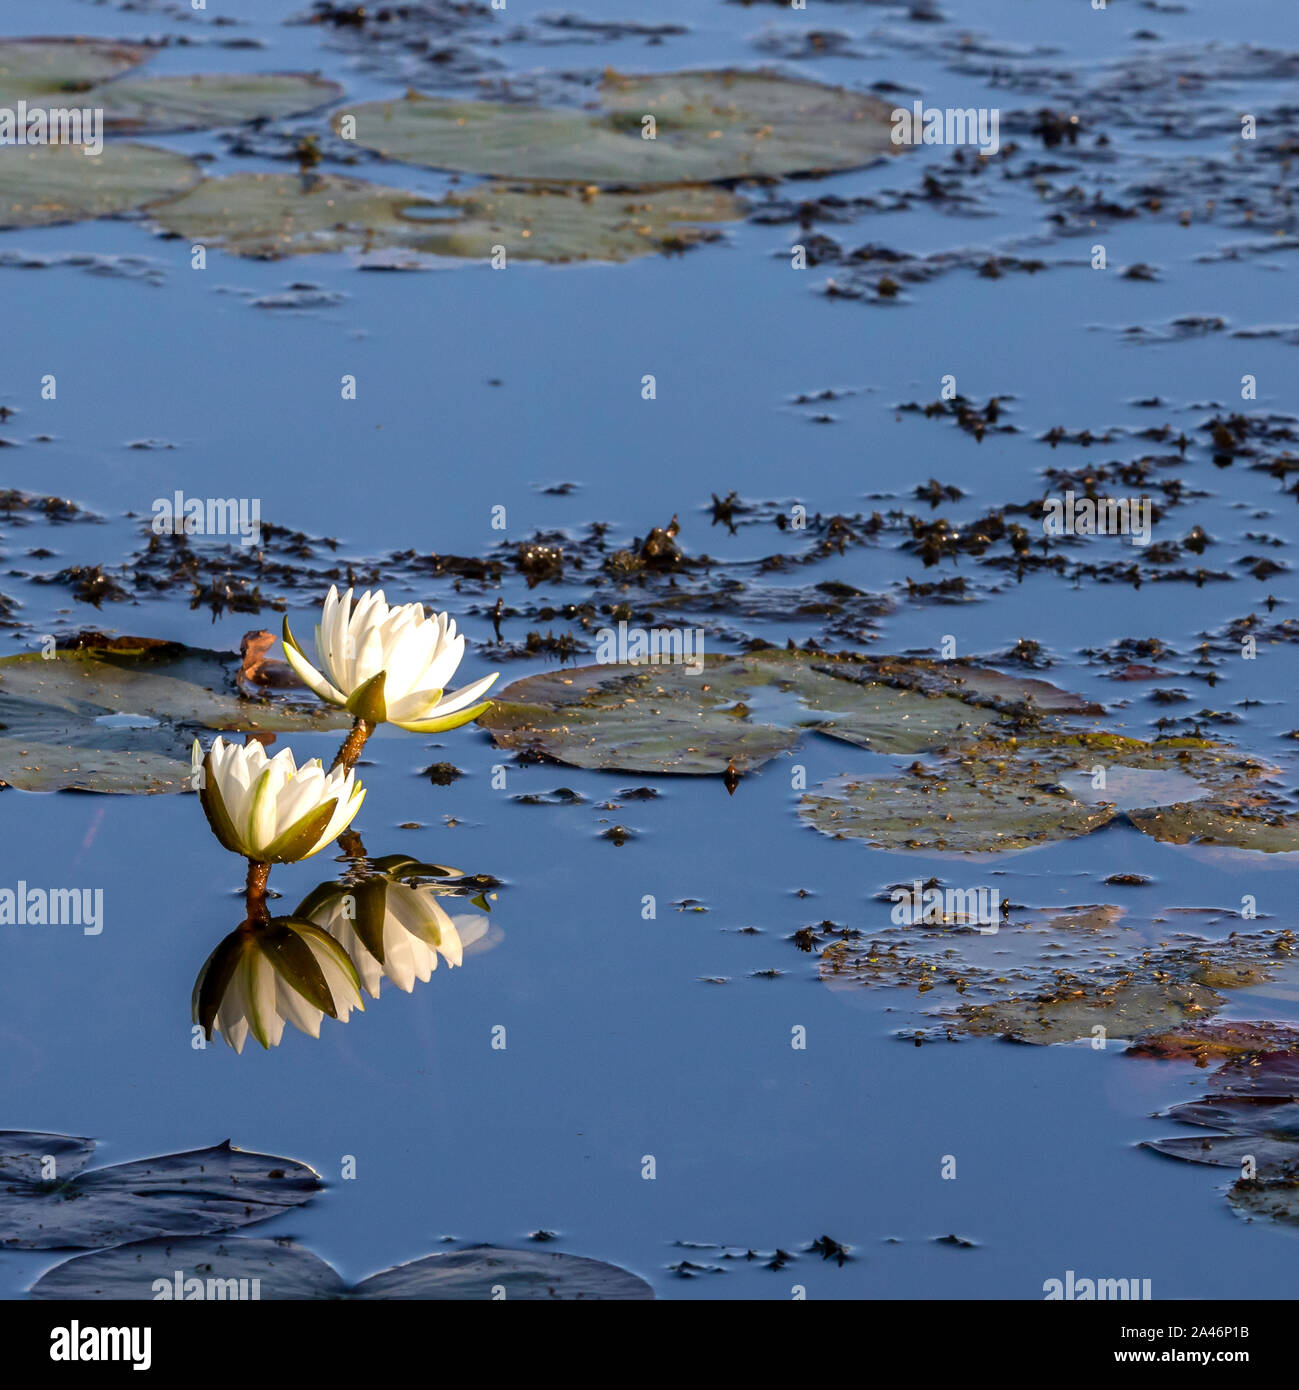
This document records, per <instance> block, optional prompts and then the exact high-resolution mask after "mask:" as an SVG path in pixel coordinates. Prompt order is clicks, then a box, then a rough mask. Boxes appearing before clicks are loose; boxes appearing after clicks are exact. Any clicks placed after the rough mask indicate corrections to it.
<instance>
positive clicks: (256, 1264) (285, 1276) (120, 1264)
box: [31, 1236, 347, 1301]
mask: <svg viewBox="0 0 1299 1390" xmlns="http://www.w3.org/2000/svg"><path fill="white" fill-rule="evenodd" d="M177 1272H179V1273H180V1294H179V1296H180V1297H181V1298H182V1299H188V1300H190V1301H195V1300H198V1299H200V1298H202V1299H204V1300H209V1299H233V1298H239V1297H244V1298H251V1297H253V1296H254V1290H255V1296H256V1297H257V1298H258V1299H259V1300H266V1299H304V1298H342V1297H343V1296H344V1294H345V1292H346V1288H347V1286H346V1285H345V1284H344V1282H343V1279H342V1276H341V1275H340V1274H339V1273H338V1271H337V1270H335V1269H334V1268H333V1267H332V1266H331V1265H328V1264H326V1263H325V1261H324V1260H322V1259H321V1258H320V1257H319V1256H318V1255H313V1254H312V1253H311V1251H310V1250H307V1249H305V1248H304V1247H303V1246H301V1245H296V1244H295V1243H294V1242H293V1241H290V1240H243V1239H239V1238H238V1237H235V1238H233V1239H223V1238H221V1237H214V1236H200V1237H197V1238H195V1239H193V1240H171V1239H166V1238H160V1239H153V1240H136V1241H132V1242H131V1243H130V1244H129V1245H118V1246H116V1247H114V1248H113V1249H112V1250H97V1251H95V1253H94V1254H92V1255H78V1256H76V1257H75V1258H74V1259H71V1260H65V1261H64V1262H63V1263H62V1264H60V1265H55V1266H54V1268H53V1269H51V1270H49V1271H48V1272H47V1273H45V1274H43V1275H41V1277H40V1278H39V1279H38V1280H37V1281H36V1283H35V1284H34V1285H33V1286H32V1289H31V1297H32V1298H40V1299H61V1298H109V1299H130V1300H140V1299H150V1300H156V1299H159V1298H172V1299H175V1298H176V1297H177V1296H178V1295H177V1293H176V1274H177ZM195 1280H198V1281H200V1282H199V1283H195V1282H193V1281H195ZM241 1280H247V1281H248V1282H247V1284H246V1286H245V1287H244V1289H243V1290H242V1291H241V1290H240V1287H239V1281H241ZM253 1280H256V1281H257V1283H256V1284H255V1285H254V1284H253ZM231 1281H233V1282H231Z"/></svg>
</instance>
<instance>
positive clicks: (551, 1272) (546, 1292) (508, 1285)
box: [352, 1245, 654, 1301]
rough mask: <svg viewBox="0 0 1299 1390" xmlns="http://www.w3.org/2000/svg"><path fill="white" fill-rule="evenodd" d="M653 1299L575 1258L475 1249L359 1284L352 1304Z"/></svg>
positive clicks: (634, 1283) (645, 1289)
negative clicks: (431, 1300)
mask: <svg viewBox="0 0 1299 1390" xmlns="http://www.w3.org/2000/svg"><path fill="white" fill-rule="evenodd" d="M497 1288H501V1289H504V1291H505V1298H506V1300H507V1301H512V1300H515V1299H555V1298H565V1299H568V1298H571V1299H579V1298H586V1299H589V1298H611V1299H612V1298H616V1299H633V1298H634V1299H643V1298H653V1297H654V1291H653V1289H651V1288H650V1286H649V1285H648V1284H647V1283H646V1282H645V1281H644V1280H643V1279H640V1278H637V1276H636V1275H634V1274H630V1273H628V1271H627V1270H625V1269H620V1268H619V1267H618V1266H617V1265H611V1264H605V1263H604V1262H603V1261H602V1260H590V1259H586V1258H585V1257H584V1256H581V1255H565V1254H562V1253H561V1252H559V1251H550V1250H498V1249H496V1248H495V1247H493V1246H490V1245H478V1246H474V1247H473V1248H472V1249H469V1250H453V1251H449V1252H448V1253H447V1254H444V1255H429V1256H427V1257H426V1258H425V1259H422V1260H414V1261H412V1262H411V1263H410V1264H404V1265H397V1266H396V1268H394V1269H389V1270H385V1271H384V1272H383V1273H382V1274H372V1275H371V1276H370V1278H368V1279H365V1280H363V1281H362V1282H361V1283H359V1284H358V1285H357V1286H356V1288H355V1289H353V1290H352V1295H353V1297H355V1298H436V1299H458V1300H461V1301H465V1300H470V1299H492V1298H494V1297H497V1294H496V1293H495V1292H494V1291H495V1290H496V1289H497Z"/></svg>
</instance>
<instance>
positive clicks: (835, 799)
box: [799, 733, 1272, 854]
mask: <svg viewBox="0 0 1299 1390" xmlns="http://www.w3.org/2000/svg"><path fill="white" fill-rule="evenodd" d="M1097 766H1099V767H1102V768H1104V770H1105V785H1104V786H1103V787H1099V788H1098V787H1094V786H1093V785H1092V782H1091V777H1092V774H1093V771H1094V769H1095V768H1096V767H1097ZM1271 770H1272V769H1270V768H1269V767H1268V766H1267V765H1266V764H1264V763H1260V762H1258V761H1257V760H1255V759H1252V758H1247V757H1244V756H1243V755H1242V754H1240V753H1239V752H1238V751H1237V750H1236V749H1232V748H1226V747H1223V746H1222V745H1217V744H1212V743H1209V742H1207V741H1205V740H1170V741H1169V742H1168V743H1167V744H1159V743H1143V742H1142V741H1140V740H1138V739H1129V738H1122V737H1119V736H1116V735H1112V734H1069V733H1059V734H1035V735H1032V736H1030V737H1027V738H1023V739H1013V740H1005V741H1003V743H1002V744H1001V745H995V744H991V743H989V744H983V745H976V746H975V747H974V748H972V749H971V751H970V753H969V755H968V756H966V757H964V758H962V759H961V761H959V762H956V761H950V760H949V761H946V762H942V763H939V764H937V765H936V766H934V767H933V768H928V769H926V768H923V767H919V766H917V767H913V768H911V769H909V770H908V771H907V772H905V773H903V774H900V775H897V776H893V777H865V778H851V777H850V778H839V779H836V780H834V781H832V782H827V783H825V784H824V785H823V786H821V787H818V788H816V789H815V790H813V791H810V792H808V793H807V794H806V795H805V796H804V797H803V799H802V801H801V803H800V805H799V814H800V815H801V816H802V817H803V819H804V820H805V821H807V822H808V823H809V824H810V825H813V826H815V827H816V829H818V830H821V831H823V832H824V833H825V834H827V835H834V836H836V837H840V838H849V839H858V840H865V841H866V843H867V844H870V845H874V846H876V847H877V848H881V849H913V850H930V851H934V850H938V851H942V852H945V853H953V852H956V853H963V854H975V853H990V852H999V851H1001V850H1011V849H1027V848H1029V847H1031V846H1033V845H1038V844H1045V843H1047V842H1049V841H1052V840H1062V839H1069V838H1071V837H1073V836H1075V835H1085V834H1087V833H1088V832H1090V831H1092V830H1095V829H1096V828H1097V827H1099V826H1102V825H1105V824H1107V823H1108V822H1109V821H1111V820H1112V819H1113V818H1114V816H1115V815H1116V814H1117V812H1118V810H1119V809H1120V805H1129V806H1130V805H1133V804H1134V803H1135V804H1140V805H1149V803H1150V802H1151V801H1157V800H1158V799H1159V798H1160V797H1161V796H1167V795H1185V793H1186V789H1187V788H1188V787H1189V788H1191V789H1196V788H1198V789H1200V790H1201V791H1202V792H1203V793H1204V794H1205V795H1209V794H1210V793H1213V794H1216V795H1221V794H1222V793H1223V792H1224V791H1230V792H1231V793H1232V794H1239V795H1246V794H1247V789H1250V788H1252V787H1253V786H1254V784H1255V783H1256V782H1257V780H1258V779H1260V778H1262V777H1263V776H1265V775H1266V774H1267V773H1268V772H1270V771H1271ZM1248 794H1250V795H1262V794H1261V793H1254V792H1252V791H1250V792H1248ZM1130 814H1131V815H1132V816H1133V819H1134V820H1135V819H1136V817H1137V816H1138V815H1139V814H1141V813H1140V812H1137V811H1133V812H1131V813H1130Z"/></svg>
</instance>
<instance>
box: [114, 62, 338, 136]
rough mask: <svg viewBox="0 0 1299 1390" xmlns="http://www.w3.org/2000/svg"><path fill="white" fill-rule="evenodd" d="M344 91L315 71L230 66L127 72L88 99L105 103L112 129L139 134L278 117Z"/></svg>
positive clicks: (332, 98) (298, 113) (303, 110)
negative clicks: (193, 71) (229, 68)
mask: <svg viewBox="0 0 1299 1390" xmlns="http://www.w3.org/2000/svg"><path fill="white" fill-rule="evenodd" d="M342 95H343V89H342V87H340V86H339V85H338V83H337V82H330V81H327V80H326V79H325V78H323V77H317V76H315V75H314V74H312V73H304V72H230V73H197V74H193V75H181V76H175V75H165V76H160V77H125V78H122V79H120V80H119V81H117V82H111V83H109V84H107V85H106V86H103V87H100V88H97V89H96V90H95V91H94V92H93V93H91V94H90V97H89V98H88V100H89V101H90V102H91V104H93V105H98V106H102V107H103V111H104V124H105V125H106V126H107V127H108V128H109V129H110V130H113V131H117V132H121V133H127V134H132V135H139V134H145V133H156V132H158V131H172V130H210V129H213V128H214V127H218V126H230V125H242V124H243V123H244V122H245V121H278V120H283V119H284V118H285V117H288V116H301V115H305V114H306V113H307V112H309V111H315V110H317V109H319V108H320V107H322V106H325V105H328V104H329V103H330V102H334V101H337V100H338V99H339V98H340V97H341V96H342Z"/></svg>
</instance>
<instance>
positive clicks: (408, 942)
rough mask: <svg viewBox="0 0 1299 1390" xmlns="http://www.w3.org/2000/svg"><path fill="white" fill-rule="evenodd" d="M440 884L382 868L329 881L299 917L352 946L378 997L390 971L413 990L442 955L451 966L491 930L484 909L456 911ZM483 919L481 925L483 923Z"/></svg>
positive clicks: (398, 982)
mask: <svg viewBox="0 0 1299 1390" xmlns="http://www.w3.org/2000/svg"><path fill="white" fill-rule="evenodd" d="M444 891H445V890H443V889H441V888H439V886H438V885H436V884H422V885H418V886H415V885H411V884H408V883H400V882H398V881H397V880H396V879H394V878H389V877H387V876H385V875H382V874H376V875H374V876H373V877H370V878H365V879H362V880H361V881H360V882H359V883H351V884H345V883H324V884H321V885H320V887H318V888H317V889H316V890H315V891H314V892H312V893H310V894H308V896H307V897H306V898H305V899H304V900H303V901H302V902H301V903H300V904H299V905H298V907H297V909H296V911H295V912H294V914H293V915H294V916H295V917H300V918H306V919H309V920H310V921H312V922H315V923H316V924H317V925H318V926H320V927H322V928H323V929H324V930H325V931H327V932H328V933H329V934H330V936H332V937H333V938H334V939H335V940H336V941H338V943H339V944H340V945H341V946H342V948H343V950H344V951H346V952H347V955H348V957H349V958H350V959H351V961H352V964H353V965H354V966H355V967H356V973H357V976H358V978H359V979H360V981H361V985H362V987H363V988H364V989H365V990H366V992H367V993H368V994H369V995H370V996H371V997H372V998H374V999H377V998H378V997H379V985H380V982H381V981H382V980H383V978H384V976H385V975H386V976H387V977H388V979H390V980H391V981H392V982H393V984H395V985H396V986H397V988H398V989H402V990H405V991H406V993H407V994H409V993H410V992H411V990H413V989H414V987H415V981H416V980H419V981H420V982H421V983H424V984H427V983H428V980H429V977H430V976H431V975H432V974H433V972H434V970H436V969H437V963H438V956H439V955H441V956H442V958H443V959H444V960H445V961H446V962H447V964H448V965H449V966H455V965H460V964H461V963H462V962H463V960H464V947H465V945H466V944H467V942H466V940H465V938H464V932H465V931H467V932H468V933H469V940H470V941H473V940H477V938H478V937H479V936H481V935H482V934H483V933H484V932H485V931H486V920H487V919H486V918H485V917H483V916H482V915H481V914H479V913H465V914H462V916H460V917H455V918H453V917H451V916H450V914H449V913H447V911H446V910H445V909H444V908H443V907H442V905H441V903H439V902H438V896H439V894H440V893H442V892H444ZM480 922H481V923H482V926H481V928H480V927H479V923H480Z"/></svg>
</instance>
